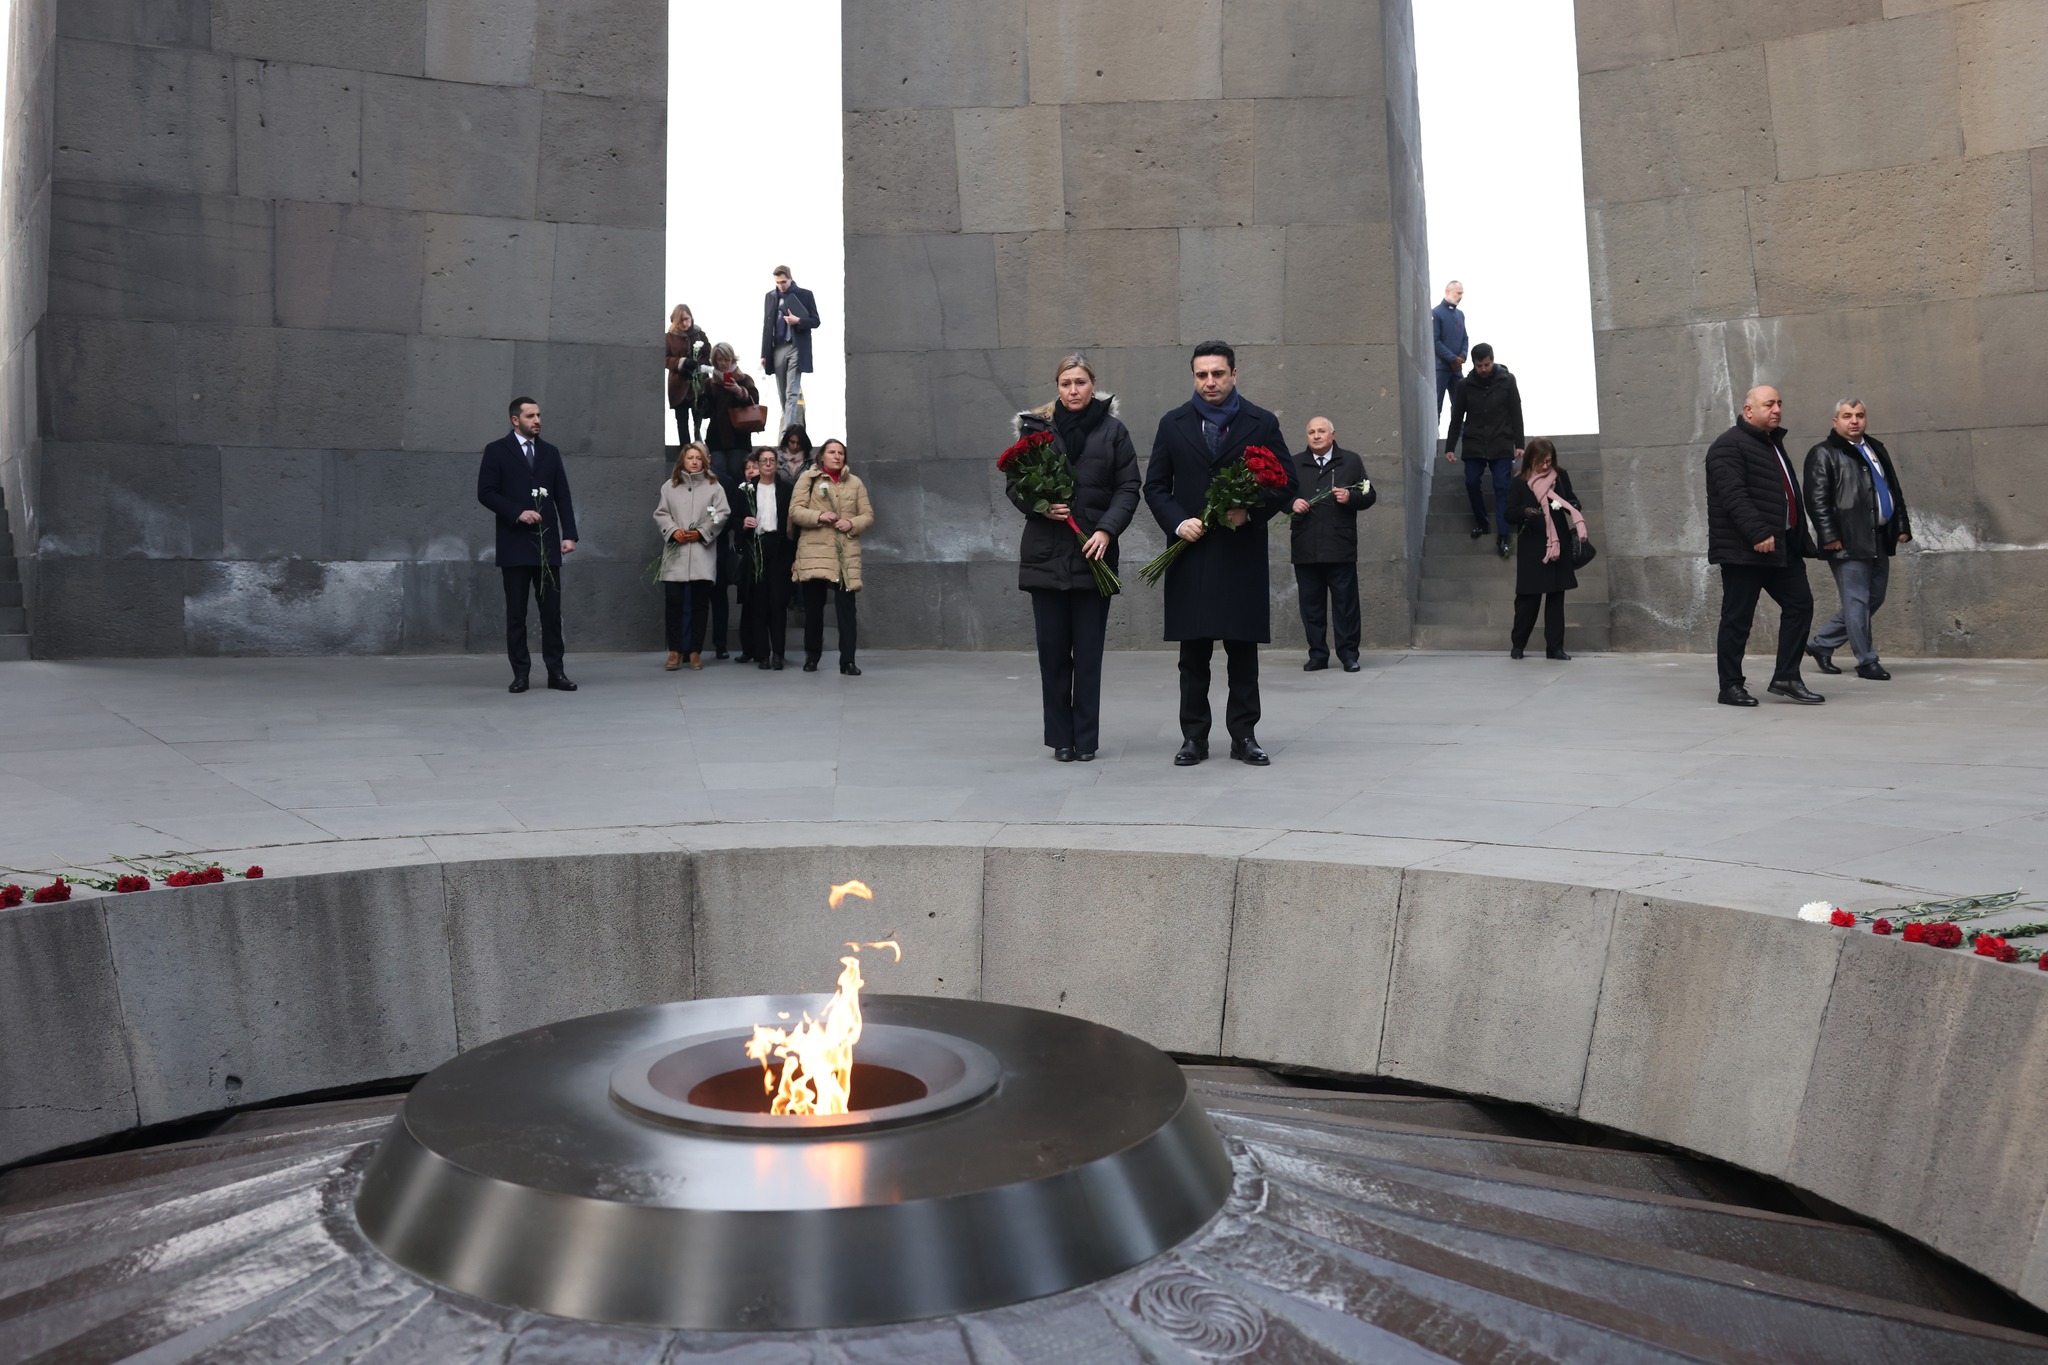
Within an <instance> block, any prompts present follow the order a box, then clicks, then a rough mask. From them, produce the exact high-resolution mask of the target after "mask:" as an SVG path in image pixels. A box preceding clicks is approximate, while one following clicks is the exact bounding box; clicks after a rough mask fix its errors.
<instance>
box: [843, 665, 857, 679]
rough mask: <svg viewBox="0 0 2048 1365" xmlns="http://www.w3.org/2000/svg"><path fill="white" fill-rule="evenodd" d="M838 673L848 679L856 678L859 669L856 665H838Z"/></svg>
mask: <svg viewBox="0 0 2048 1365" xmlns="http://www.w3.org/2000/svg"><path fill="white" fill-rule="evenodd" d="M839 671H840V672H841V673H844V674H845V675H846V676H847V677H849V678H858V677H859V676H860V667H859V665H857V664H841V665H839Z"/></svg>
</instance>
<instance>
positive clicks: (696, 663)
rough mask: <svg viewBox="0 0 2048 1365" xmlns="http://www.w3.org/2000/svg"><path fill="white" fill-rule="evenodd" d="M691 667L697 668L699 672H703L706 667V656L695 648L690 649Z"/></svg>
mask: <svg viewBox="0 0 2048 1365" xmlns="http://www.w3.org/2000/svg"><path fill="white" fill-rule="evenodd" d="M690 667H692V668H694V669H697V670H698V671H699V672H702V671H703V668H704V656H703V655H702V654H699V653H698V652H697V651H696V650H694V649H693V650H691V651H690Z"/></svg>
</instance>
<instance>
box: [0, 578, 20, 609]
mask: <svg viewBox="0 0 2048 1365" xmlns="http://www.w3.org/2000/svg"><path fill="white" fill-rule="evenodd" d="M21 604H22V602H21V582H20V580H19V579H10V580H7V581H4V582H0V607H18V606H20V605H21Z"/></svg>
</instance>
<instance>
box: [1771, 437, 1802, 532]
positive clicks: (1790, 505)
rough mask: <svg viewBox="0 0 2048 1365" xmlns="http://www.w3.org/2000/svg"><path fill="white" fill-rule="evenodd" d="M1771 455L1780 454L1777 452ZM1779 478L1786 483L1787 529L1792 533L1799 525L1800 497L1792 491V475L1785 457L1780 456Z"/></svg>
mask: <svg viewBox="0 0 2048 1365" xmlns="http://www.w3.org/2000/svg"><path fill="white" fill-rule="evenodd" d="M1771 453H1772V454H1774V455H1777V454H1778V452H1776V451H1772V452H1771ZM1778 477H1779V478H1780V479H1782V480H1784V482H1785V529H1786V530H1788V531H1790V530H1793V529H1795V528H1797V527H1798V525H1799V495H1798V494H1797V493H1794V492H1793V491H1792V474H1791V471H1790V470H1789V469H1788V468H1787V467H1786V464H1785V457H1784V456H1783V455H1778Z"/></svg>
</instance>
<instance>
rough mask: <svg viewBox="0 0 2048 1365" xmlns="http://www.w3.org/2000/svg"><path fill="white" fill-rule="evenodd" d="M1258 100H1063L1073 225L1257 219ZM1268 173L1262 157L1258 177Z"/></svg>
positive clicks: (1124, 225) (1065, 164)
mask: <svg viewBox="0 0 2048 1365" xmlns="http://www.w3.org/2000/svg"><path fill="white" fill-rule="evenodd" d="M1252 109H1253V106H1252V104H1251V102H1250V101H1248V100H1210V101H1206V102H1181V101H1160V102H1153V103H1145V104H1075V105H1069V106H1067V107H1066V108H1065V109H1063V110H1062V111H1061V115H1060V120H1061V128H1062V137H1063V152H1062V157H1063V162H1062V173H1063V174H1064V176H1065V178H1066V202H1067V225H1068V227H1069V228H1080V229H1086V228H1178V227H1202V226H1214V227H1227V226H1230V225H1233V224H1238V223H1249V222H1251V221H1252V219H1253V213H1254V210H1255V207H1257V206H1259V205H1262V204H1263V190H1261V192H1260V193H1261V198H1260V200H1259V205H1255V202H1254V198H1253V185H1254V175H1253V161H1252V144H1253V113H1252ZM1276 154H1279V155H1285V154H1286V153H1285V152H1284V151H1282V150H1281V149H1278V148H1276ZM1265 175H1266V170H1265V167H1264V166H1263V164H1262V165H1260V166H1259V167H1258V180H1259V183H1260V184H1261V185H1263V183H1264V178H1265ZM1275 207H1276V208H1277V206H1275Z"/></svg>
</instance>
